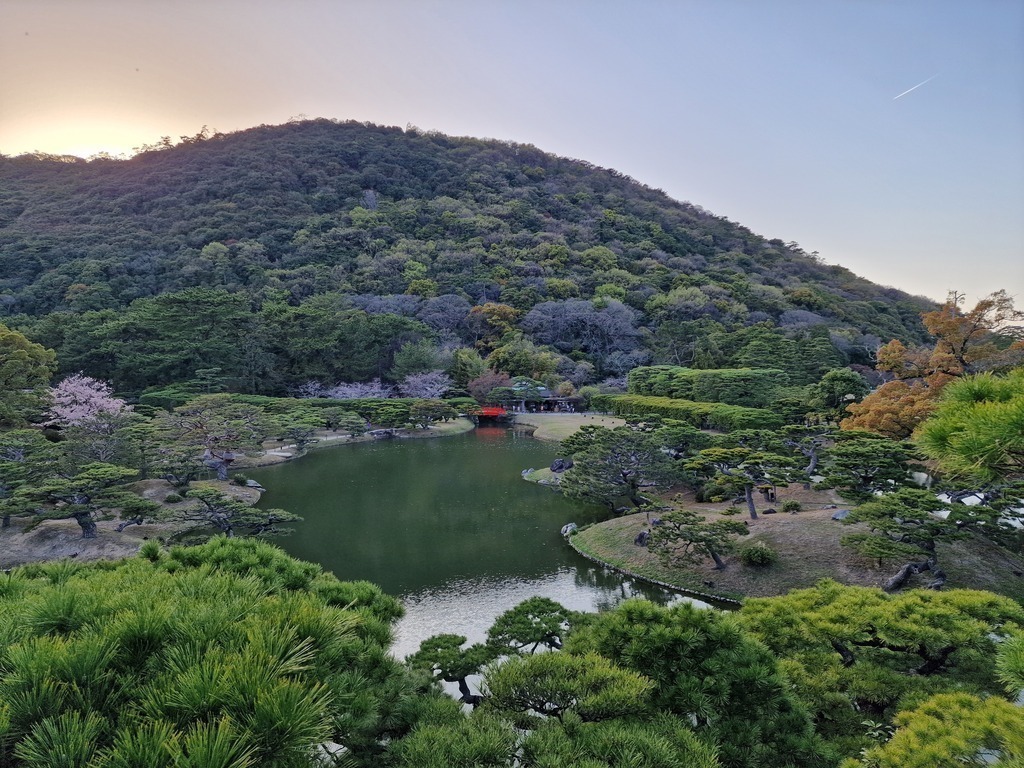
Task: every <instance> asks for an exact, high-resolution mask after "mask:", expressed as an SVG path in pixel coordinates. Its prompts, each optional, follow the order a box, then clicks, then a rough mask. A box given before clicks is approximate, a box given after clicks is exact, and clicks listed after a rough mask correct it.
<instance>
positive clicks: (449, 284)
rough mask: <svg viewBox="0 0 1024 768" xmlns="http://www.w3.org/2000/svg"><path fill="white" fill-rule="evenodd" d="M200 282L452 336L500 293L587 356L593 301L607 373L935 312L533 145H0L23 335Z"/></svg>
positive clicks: (860, 355) (854, 336)
mask: <svg viewBox="0 0 1024 768" xmlns="http://www.w3.org/2000/svg"><path fill="white" fill-rule="evenodd" d="M193 287H203V288H206V289H209V288H223V289H226V290H227V291H228V292H231V293H245V294H246V295H247V296H248V297H249V298H250V300H251V306H252V307H253V309H254V311H258V310H259V308H260V306H261V305H262V304H263V303H264V302H265V301H267V300H269V299H271V298H272V299H273V300H274V301H279V302H284V303H286V304H288V305H291V306H293V307H294V306H298V305H301V304H303V303H305V302H307V301H308V300H309V299H310V298H311V297H314V296H318V295H325V294H326V295H332V296H335V297H342V298H343V299H344V300H343V301H342V302H341V303H342V305H344V306H345V307H347V308H349V309H358V310H362V311H366V312H369V313H370V314H380V313H388V314H394V315H401V316H405V317H407V318H413V319H416V320H418V321H424V318H423V317H422V316H421V313H422V312H423V311H424V308H425V307H426V306H427V305H430V306H431V307H432V308H433V309H432V310H431V311H432V312H434V313H435V315H436V313H437V312H439V311H442V310H443V311H444V312H447V313H448V314H449V315H450V316H451V317H450V318H449V320H450V321H451V322H449V320H446V321H445V322H443V323H440V325H442V326H443V327H445V328H447V329H448V330H451V329H453V328H455V327H457V326H458V324H459V322H460V321H459V318H455V317H454V315H456V314H458V313H459V312H460V311H461V312H462V313H463V315H465V310H466V309H468V308H469V307H472V306H474V305H483V304H487V303H492V304H500V305H508V306H509V307H511V308H513V309H514V310H516V312H515V313H512V314H511V315H510V316H509V318H508V320H509V327H510V328H511V329H513V330H516V331H522V332H524V333H525V334H526V337H527V338H529V339H530V340H531V341H532V342H535V343H537V344H541V345H549V346H552V347H553V348H554V349H555V350H556V351H558V352H561V353H570V352H576V353H579V354H577V357H579V356H580V355H588V354H590V353H589V352H588V350H587V349H586V348H585V346H581V345H580V344H576V345H575V346H572V344H573V343H569V344H568V346H569V347H570V348H567V343H566V342H565V340H564V339H560V338H558V336H559V334H558V333H557V332H553V331H552V330H551V329H552V327H553V326H552V323H554V326H557V325H558V323H559V322H561V321H560V320H559V318H562V320H563V321H564V324H565V325H566V326H568V325H571V321H572V320H573V317H574V315H575V314H578V313H579V312H581V311H582V312H587V311H590V310H588V309H587V308H586V307H588V306H589V307H594V306H596V307H597V309H598V310H604V311H605V312H606V314H608V315H609V317H610V316H611V315H616V316H617V318H618V319H619V320H621V321H623V322H625V324H626V327H627V331H626V332H625V333H619V332H616V333H615V334H614V335H615V336H616V337H621V338H629V339H631V340H632V343H633V347H634V349H619V350H615V351H619V352H622V353H623V354H625V355H626V357H624V358H622V359H621V360H620V362H619V363H617V364H615V365H612V366H610V367H607V366H603V363H604V361H603V360H591V362H593V363H594V364H596V365H597V367H598V370H599V371H601V372H607V373H611V374H614V373H616V370H615V369H616V368H619V369H623V370H626V369H628V368H629V367H630V366H631V365H635V364H639V363H645V362H671V363H685V364H690V363H694V364H698V365H700V364H702V359H703V363H704V364H705V365H712V364H723V363H725V364H728V363H729V362H730V361H729V360H728V359H724V358H728V357H729V354H728V352H727V351H726V352H721V351H720V350H716V349H715V348H714V345H713V344H712V345H710V346H709V345H705V346H707V347H708V348H707V349H704V350H703V352H702V351H701V350H699V349H697V348H696V347H695V340H698V339H705V338H707V337H708V335H709V334H712V335H713V334H714V333H716V332H720V333H721V332H724V333H732V332H733V331H735V330H736V329H742V328H749V327H752V326H755V325H758V324H767V325H766V327H770V328H773V329H774V331H773V332H774V333H777V334H779V335H782V336H785V337H788V338H791V339H793V338H796V337H799V336H800V335H805V336H806V335H807V334H814V335H816V336H819V337H824V338H826V339H829V340H830V341H831V342H832V344H833V345H834V347H835V349H836V352H837V354H838V355H839V357H840V358H842V359H841V361H840V362H844V363H847V362H864V361H865V359H866V354H865V350H866V349H868V348H870V347H871V346H872V344H874V343H876V342H877V340H878V339H879V338H880V339H882V340H888V339H891V338H893V337H898V338H901V339H903V340H905V341H910V342H913V341H917V340H920V339H922V338H923V329H922V327H921V325H920V320H919V313H920V312H921V311H922V310H925V309H930V308H932V307H931V305H930V303H929V302H928V301H927V300H925V299H922V298H920V297H913V296H909V295H907V294H905V293H903V292H901V291H898V290H895V289H892V288H885V287H881V286H878V285H875V284H873V283H870V282H868V281H866V280H863V279H861V278H859V277H857V276H855V275H853V274H852V273H851V272H849V271H848V270H846V269H844V268H842V267H838V266H828V265H825V264H822V263H820V262H819V261H818V260H817V259H816V258H814V257H813V256H810V255H808V254H806V253H804V252H803V251H802V250H801V249H800V248H799V247H798V246H796V245H795V244H792V243H790V244H785V243H783V242H782V241H780V240H766V239H765V238H763V237H761V236H759V235H756V234H754V233H752V232H751V231H750V230H748V229H746V228H744V227H742V226H740V225H738V224H736V223H734V222H731V221H729V220H727V219H725V218H723V217H720V216H715V215H712V214H711V213H708V212H707V211H705V210H703V209H701V208H700V207H699V206H696V205H691V204H688V203H679V202H677V201H674V200H672V199H670V198H669V197H668V196H667V195H665V194H664V193H663V192H661V191H659V190H654V189H650V188H648V187H645V186H643V185H642V184H639V183H637V182H636V181H634V180H632V179H630V178H628V177H625V176H623V175H622V174H619V173H617V172H615V171H613V170H607V169H602V168H597V167H595V166H593V165H590V164H588V163H586V162H581V161H578V160H569V159H565V158H561V157H556V156H554V155H550V154H546V153H544V152H542V151H540V150H539V149H537V148H535V147H532V146H528V145H518V144H512V143H507V142H500V141H491V140H478V139H469V138H452V137H448V136H443V135H439V134H435V133H425V132H421V131H418V130H415V129H409V130H405V131H403V130H401V129H399V128H387V127H380V126H374V125H366V124H361V123H354V122H348V123H339V122H333V121H329V120H313V121H306V122H298V123H290V124H287V125H282V126H271V127H267V126H262V127H259V128H253V129H251V130H247V131H242V132H239V133H233V134H228V135H212V136H211V135H207V134H206V132H205V131H204V132H203V133H200V134H199V135H197V136H195V137H190V138H183V140H182V141H181V142H179V143H177V144H174V143H173V142H171V141H169V140H165V141H164V143H163V144H162V145H160V146H157V147H150V148H147V149H146V151H143V152H141V153H140V154H138V155H136V156H135V157H133V158H131V159H129V160H112V159H94V160H92V161H88V162H86V161H84V160H78V159H74V158H65V157H52V156H21V157H14V158H10V157H0V321H3V322H5V323H7V324H8V325H16V326H19V327H22V328H25V329H27V330H26V332H29V331H31V330H32V327H33V324H34V323H37V322H38V319H39V318H40V317H42V316H45V315H48V314H50V313H54V312H61V313H65V312H66V313H71V314H72V315H76V316H77V315H83V314H85V313H88V312H95V311H103V310H120V309H122V308H124V307H126V306H128V305H129V304H131V302H133V301H135V300H137V299H145V298H147V297H153V296H157V295H162V294H169V293H175V292H180V291H182V290H185V289H189V288H193ZM375 297H390V298H384V299H381V298H375ZM594 298H597V299H598V301H597V302H596V303H595V302H593V301H589V300H591V299H594ZM585 305H586V306H585ZM538 308H540V309H539V311H540V314H541V315H543V316H544V317H541V318H538V317H537V311H538ZM609 308H611V310H613V311H611V312H608V309H609ZM531 315H532V318H531ZM489 317H490V316H489ZM5 318H6V319H5ZM545 318H547V319H548V320H550V322H547V321H545ZM551 318H554V319H553V320H551ZM491 319H493V318H491ZM426 322H427V325H428V326H429V325H434V326H437V325H438V323H437V322H436V318H435V323H433V324H431V323H430V322H429V321H426ZM435 330H436V328H435ZM35 335H36V336H39V334H38V333H37V334H35ZM40 340H41V341H44V342H46V341H49V339H47V338H45V337H41V338H40ZM556 341H561V342H562V344H561V346H559V345H558V344H556V343H555V342H556ZM627 346H628V345H627ZM697 347H699V344H698V345H697ZM633 352H636V354H632V353H633ZM630 355H632V356H630ZM695 355H696V358H697V359H696V360H695ZM702 355H703V358H702ZM716 356H717V359H716ZM588 359H590V358H588ZM741 362H742V361H741ZM618 372H622V371H618Z"/></svg>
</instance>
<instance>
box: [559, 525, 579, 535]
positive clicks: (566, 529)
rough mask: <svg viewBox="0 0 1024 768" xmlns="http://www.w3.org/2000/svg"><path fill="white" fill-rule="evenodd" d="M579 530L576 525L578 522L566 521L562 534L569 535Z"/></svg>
mask: <svg viewBox="0 0 1024 768" xmlns="http://www.w3.org/2000/svg"><path fill="white" fill-rule="evenodd" d="M578 530H579V527H578V526H577V525H576V523H566V524H565V525H563V526H562V535H563V536H568V535H569V534H571V533H575V532H576V531H578Z"/></svg>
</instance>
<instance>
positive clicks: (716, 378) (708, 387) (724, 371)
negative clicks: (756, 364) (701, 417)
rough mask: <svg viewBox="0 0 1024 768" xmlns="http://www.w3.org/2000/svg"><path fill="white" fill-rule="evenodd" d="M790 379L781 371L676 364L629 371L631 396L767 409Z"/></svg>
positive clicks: (643, 367) (642, 367) (644, 367)
mask: <svg viewBox="0 0 1024 768" xmlns="http://www.w3.org/2000/svg"><path fill="white" fill-rule="evenodd" d="M788 384H789V376H788V375H787V374H786V372H785V371H782V370H779V369H777V368H720V369H714V370H700V369H697V368H681V367H679V366H675V365H648V366H641V367H640V368H634V369H633V370H632V371H630V372H629V393H630V394H632V395H653V396H656V397H671V398H675V399H677V400H693V401H696V402H699V403H728V404H729V405H741V406H745V407H747V408H764V407H765V406H767V405H769V404H771V403H772V401H774V400H775V397H776V395H777V392H778V390H779V389H780V388H782V387H785V386H786V385H788Z"/></svg>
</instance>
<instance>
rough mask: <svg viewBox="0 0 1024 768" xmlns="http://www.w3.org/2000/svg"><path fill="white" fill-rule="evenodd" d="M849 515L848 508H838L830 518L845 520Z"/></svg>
mask: <svg viewBox="0 0 1024 768" xmlns="http://www.w3.org/2000/svg"><path fill="white" fill-rule="evenodd" d="M849 516H850V510H848V509H840V510H839V511H837V512H836V513H835V514H834V515H832V519H833V520H845V519H846V518H848V517H849Z"/></svg>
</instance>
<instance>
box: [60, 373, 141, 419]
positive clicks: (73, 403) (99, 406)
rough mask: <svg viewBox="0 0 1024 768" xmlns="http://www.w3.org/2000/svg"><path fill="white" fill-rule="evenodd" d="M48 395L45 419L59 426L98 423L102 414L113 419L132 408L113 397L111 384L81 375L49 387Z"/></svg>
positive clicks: (69, 377)
mask: <svg viewBox="0 0 1024 768" xmlns="http://www.w3.org/2000/svg"><path fill="white" fill-rule="evenodd" d="M49 396H50V403H51V405H50V407H49V409H48V410H47V411H46V417H47V419H48V422H49V424H51V425H54V426H60V427H78V426H82V425H83V424H86V423H88V422H91V421H95V420H97V418H98V417H99V416H100V415H101V414H109V415H115V416H116V415H118V414H122V413H125V412H126V411H131V409H132V408H131V406H130V405H128V404H127V403H125V401H124V400H122V399H120V398H118V397H114V394H113V388H112V387H111V386H110V384H108V383H107V382H105V381H100V380H99V379H94V378H92V377H91V376H85V375H83V374H81V373H76V374H74V375H72V376H68V377H67V378H66V379H64V380H63V381H62V382H60V383H59V384H58V385H57V386H56V387H51V388H50V391H49Z"/></svg>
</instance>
